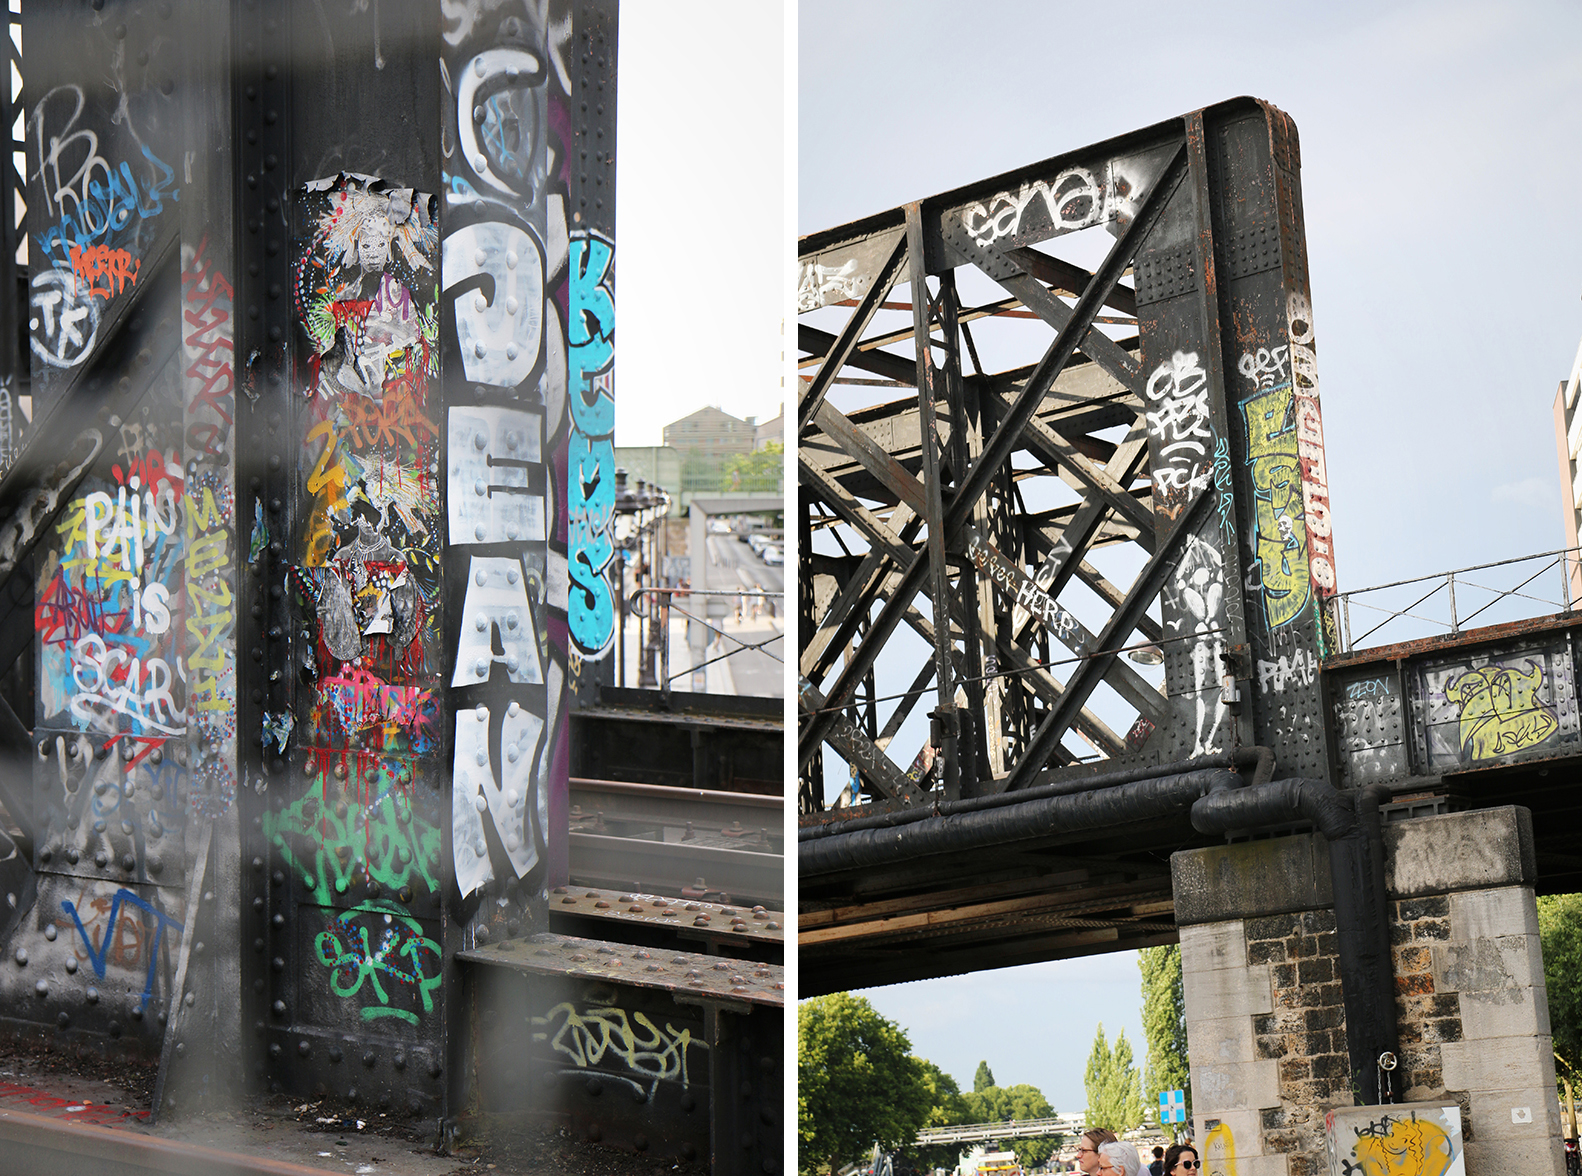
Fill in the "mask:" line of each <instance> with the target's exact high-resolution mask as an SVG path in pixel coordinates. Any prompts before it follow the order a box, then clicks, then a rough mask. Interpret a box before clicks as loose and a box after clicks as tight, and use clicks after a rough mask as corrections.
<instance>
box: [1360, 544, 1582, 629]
mask: <svg viewBox="0 0 1582 1176" xmlns="http://www.w3.org/2000/svg"><path fill="white" fill-rule="evenodd" d="M1579 553H1582V548H1576V547H1561V548H1557V549H1556V550H1554V551H1544V552H1539V553H1538V554H1537V555H1522V556H1517V557H1516V558H1514V559H1502V560H1496V561H1495V562H1493V563H1484V564H1474V565H1472V566H1471V567H1465V568H1456V569H1455V570H1453V571H1449V572H1436V573H1434V574H1433V575H1428V576H1414V577H1412V578H1411V579H1407V580H1395V581H1392V582H1391V583H1388V584H1375V585H1374V586H1373V587H1371V588H1357V589H1353V590H1352V591H1350V592H1338V593H1336V594H1335V597H1334V605H1335V608H1336V610H1337V616H1338V625H1339V630H1340V646H1341V652H1342V653H1350V652H1352V651H1353V650H1355V649H1356V648H1357V647H1358V646H1359V645H1361V644H1362V643H1363V642H1365V641H1367V640H1368V639H1369V638H1370V637H1373V636H1374V635H1375V634H1377V633H1380V632H1381V631H1383V630H1384V629H1385V628H1386V627H1389V626H1392V625H1393V626H1396V627H1395V628H1394V629H1393V630H1392V631H1391V632H1390V633H1389V634H1388V638H1387V639H1385V640H1376V641H1374V642H1373V644H1374V645H1386V644H1392V643H1394V642H1397V641H1408V640H1412V639H1414V638H1420V637H1426V636H1439V635H1440V634H1442V633H1449V634H1451V635H1454V634H1457V633H1460V632H1461V631H1462V630H1463V629H1465V628H1467V626H1468V624H1469V623H1470V622H1471V621H1473V620H1475V619H1477V618H1478V617H1480V616H1484V614H1486V613H1489V612H1490V611H1491V610H1495V612H1494V615H1491V616H1488V617H1486V618H1485V620H1484V621H1483V624H1485V625H1488V624H1495V623H1497V622H1499V621H1513V620H1527V619H1530V618H1532V617H1535V616H1540V615H1542V614H1543V612H1548V611H1553V612H1561V613H1568V612H1570V611H1571V610H1572V607H1573V588H1574V585H1573V580H1576V581H1577V582H1578V583H1582V555H1579ZM1534 564H1536V565H1537V567H1536V570H1533V569H1531V568H1529V567H1527V566H1522V565H1534ZM1496 568H1509V569H1512V570H1513V571H1514V572H1515V573H1516V575H1517V576H1519V577H1520V579H1519V582H1517V583H1515V584H1513V585H1512V586H1510V587H1498V586H1495V585H1493V584H1491V583H1489V582H1488V581H1490V580H1494V579H1497V578H1498V574H1496V575H1490V574H1488V573H1491V572H1493V571H1494V569H1496ZM1552 573H1558V577H1559V581H1560V583H1559V585H1558V593H1559V595H1558V598H1557V599H1551V598H1550V597H1549V596H1548V595H1535V593H1537V592H1545V593H1547V592H1550V591H1554V589H1551V588H1545V587H1543V586H1541V585H1538V583H1537V582H1538V581H1540V579H1541V578H1542V577H1544V576H1546V575H1548V574H1552ZM1458 591H1459V592H1460V594H1461V595H1460V599H1459V600H1458V598H1457V593H1458ZM1391 593H1397V594H1398V598H1405V597H1411V599H1410V600H1409V601H1408V602H1407V603H1405V604H1398V603H1397V599H1391V598H1390V597H1389V594H1391ZM1365 597H1371V599H1363V598H1365ZM1523 601H1525V602H1527V603H1526V604H1525V605H1524V604H1522V603H1519V602H1523ZM1474 605H1475V606H1476V607H1472V608H1471V611H1470V612H1468V611H1467V609H1468V608H1469V607H1470V606H1474ZM1532 605H1541V606H1543V608H1542V610H1541V611H1540V610H1536V609H1534V608H1532V607H1531V606H1532ZM1496 606H1501V607H1499V608H1496ZM1354 611H1355V613H1356V614H1357V618H1356V619H1357V620H1358V621H1359V622H1360V624H1359V626H1358V627H1361V625H1367V626H1369V627H1368V628H1366V629H1364V630H1363V632H1362V634H1361V635H1360V636H1354V635H1353V619H1354V618H1353V613H1354ZM1410 622H1416V624H1415V625H1413V624H1411V623H1410Z"/></svg>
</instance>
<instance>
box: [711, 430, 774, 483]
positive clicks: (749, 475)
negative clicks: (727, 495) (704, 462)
mask: <svg viewBox="0 0 1582 1176" xmlns="http://www.w3.org/2000/svg"><path fill="white" fill-rule="evenodd" d="M783 485H785V446H784V445H781V444H780V443H779V442H778V441H771V442H769V443H768V444H767V445H765V446H764V447H763V448H762V449H755V450H753V452H751V453H738V454H736V455H735V456H734V457H732V458H731V459H730V460H729V461H728V462H726V463H725V469H724V470H723V471H722V472H721V474H720V489H721V490H727V491H742V492H746V491H750V490H762V491H766V492H768V493H773V492H774V491H776V490H779V489H780V488H781V487H782V486H783Z"/></svg>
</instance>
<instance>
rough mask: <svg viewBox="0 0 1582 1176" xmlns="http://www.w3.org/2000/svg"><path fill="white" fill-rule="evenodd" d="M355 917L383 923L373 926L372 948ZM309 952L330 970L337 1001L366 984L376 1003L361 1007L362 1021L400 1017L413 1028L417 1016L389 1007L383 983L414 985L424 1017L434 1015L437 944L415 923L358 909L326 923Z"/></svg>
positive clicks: (385, 912) (365, 929)
mask: <svg viewBox="0 0 1582 1176" xmlns="http://www.w3.org/2000/svg"><path fill="white" fill-rule="evenodd" d="M357 914H365V915H370V916H374V917H380V916H382V917H383V919H384V922H385V926H384V927H383V929H380V928H379V927H377V925H376V926H375V928H374V930H375V932H376V934H377V935H378V943H377V944H374V943H370V942H369V934H368V932H369V928H368V926H367V925H366V924H365V923H362V922H359V921H358V920H357V919H356V918H355V917H354V916H355V915H357ZM313 947H314V950H315V951H317V953H318V959H319V963H321V964H323V965H324V966H325V967H326V968H328V969H330V990H331V991H333V992H334V993H335V995H336V996H340V997H353V996H356V995H357V994H358V992H360V991H361V990H362V986H363V984H364V982H365V981H366V982H368V983H369V984H370V985H371V986H372V988H373V990H374V995H375V996H377V997H378V998H379V1003H378V1004H376V1005H375V1004H367V1005H364V1006H363V1007H362V1010H361V1011H362V1016H363V1020H365V1021H372V1020H374V1019H375V1018H377V1017H399V1018H400V1019H401V1020H403V1021H406V1022H408V1023H410V1024H413V1025H416V1024H417V1014H416V1013H414V1012H412V1011H411V1010H410V1009H404V1008H394V1007H392V1006H391V1004H390V993H389V992H387V991H386V989H385V985H386V983H387V982H390V983H393V984H410V985H416V987H417V995H418V999H419V1000H421V1001H422V1002H423V1011H424V1012H425V1013H430V1012H433V1011H434V997H433V992H434V989H436V988H438V987H439V985H440V981H441V979H442V978H443V977H442V976H441V973H440V950H439V944H437V943H435V942H434V941H433V940H432V939H428V938H425V937H424V935H423V928H422V927H421V926H420V925H419V923H418V921H417V920H416V919H413V918H410V917H409V916H407V915H403V914H401V913H399V912H396V911H389V910H384V909H382V908H380V907H375V906H360V907H357V908H356V910H354V911H347V912H346V913H344V914H340V915H337V916H335V918H333V919H331V920H330V923H329V926H327V927H326V928H325V929H324V930H323V931H321V932H319V934H318V938H316V939H315V940H314V941H313ZM425 961H427V967H425ZM430 969H432V971H430ZM396 991H399V989H397V990H396Z"/></svg>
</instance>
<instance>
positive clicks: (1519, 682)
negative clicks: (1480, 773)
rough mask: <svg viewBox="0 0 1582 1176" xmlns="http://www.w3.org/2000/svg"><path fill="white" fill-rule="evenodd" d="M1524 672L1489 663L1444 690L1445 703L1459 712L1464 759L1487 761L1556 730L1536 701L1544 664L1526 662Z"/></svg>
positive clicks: (1531, 744)
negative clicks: (1452, 704)
mask: <svg viewBox="0 0 1582 1176" xmlns="http://www.w3.org/2000/svg"><path fill="white" fill-rule="evenodd" d="M1525 664H1526V672H1523V671H1522V670H1520V669H1513V668H1511V667H1509V666H1501V665H1490V666H1483V667H1481V668H1479V669H1473V670H1468V671H1467V672H1466V673H1465V674H1462V675H1461V676H1460V677H1458V678H1456V679H1455V680H1454V681H1452V682H1450V683H1449V684H1448V685H1446V687H1445V699H1446V700H1447V701H1449V702H1452V703H1455V704H1456V706H1457V707H1459V708H1460V737H1461V738H1460V746H1461V757H1462V759H1464V760H1480V759H1492V758H1493V757H1495V756H1500V755H1509V754H1510V753H1511V752H1514V751H1521V750H1524V749H1525V748H1529V747H1536V746H1537V745H1538V744H1540V743H1542V742H1543V741H1544V740H1545V739H1548V738H1549V737H1550V736H1551V735H1553V734H1554V733H1555V731H1556V730H1558V729H1559V726H1560V723H1559V721H1558V720H1557V719H1556V718H1555V716H1554V713H1553V711H1551V709H1550V708H1549V707H1548V706H1547V705H1545V704H1544V703H1543V702H1540V701H1539V700H1538V699H1537V697H1536V696H1537V694H1538V691H1539V690H1540V689H1541V688H1542V687H1543V683H1544V671H1543V666H1542V665H1540V664H1538V663H1537V662H1534V661H1531V660H1529V661H1527V662H1526V663H1525Z"/></svg>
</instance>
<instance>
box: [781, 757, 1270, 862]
mask: <svg viewBox="0 0 1582 1176" xmlns="http://www.w3.org/2000/svg"><path fill="white" fill-rule="evenodd" d="M1240 784H1241V777H1239V776H1237V775H1236V773H1234V772H1232V771H1229V770H1228V769H1225V768H1209V769H1204V770H1202V771H1196V772H1183V773H1178V774H1176V775H1173V776H1161V777H1157V778H1155V779H1150V780H1133V781H1131V782H1130V783H1125V784H1118V785H1115V786H1113V787H1109V788H1102V789H1100V790H1098V791H1090V792H1081V793H1077V794H1075V795H1063V796H1043V797H1032V796H1030V795H1029V794H1028V793H1020V794H1018V793H1011V794H1008V795H1007V796H1006V797H1003V798H1000V797H996V798H987V797H985V798H981V799H985V800H987V799H996V800H1003V803H1000V804H997V805H990V806H981V807H978V808H975V809H968V810H965V811H952V812H950V813H946V812H944V808H945V806H943V805H942V806H940V808H941V811H940V812H939V813H938V814H936V813H934V812H932V811H930V810H926V809H925V810H921V811H920V816H919V818H918V819H915V820H911V821H907V822H905V823H901V824H896V825H888V826H883V825H881V826H878V827H873V826H869V827H865V828H861V829H849V828H848V829H843V830H841V831H840V832H839V833H837V834H834V835H832V836H828V837H820V838H816V839H813V840H808V841H802V842H800V843H799V844H798V845H797V872H798V876H799V877H800V878H801V879H802V880H803V881H804V882H806V881H807V880H809V879H812V878H817V877H819V876H821V875H825V874H834V873H839V872H843V871H847V870H865V869H875V868H878V867H884V866H893V865H897V864H899V863H901V862H905V861H912V860H915V859H917V858H924V857H930V856H933V855H936V854H959V853H964V852H968V851H971V850H980V849H989V848H993V847H999V846H1004V845H1007V844H1010V843H1013V842H1017V841H1028V840H1032V839H1034V838H1045V837H1049V836H1050V835H1052V834H1059V833H1071V834H1079V833H1085V832H1088V831H1089V830H1093V829H1104V828H1109V827H1112V826H1116V825H1121V824H1125V823H1127V822H1130V821H1139V820H1148V819H1150V818H1157V817H1165V816H1170V815H1171V814H1173V813H1182V814H1185V813H1186V812H1188V811H1189V810H1190V809H1191V807H1192V805H1193V803H1194V802H1196V801H1198V800H1199V799H1200V798H1202V797H1204V796H1206V795H1208V794H1209V792H1210V791H1211V790H1216V789H1229V788H1236V787H1238V786H1239V785H1240ZM1032 791H1041V790H1038V789H1034V790H1030V792H1032ZM961 803H962V804H968V803H970V802H966V801H963V802H961ZM855 823H856V822H853V824H855Z"/></svg>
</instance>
